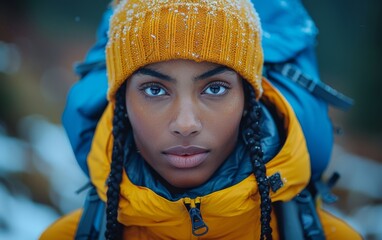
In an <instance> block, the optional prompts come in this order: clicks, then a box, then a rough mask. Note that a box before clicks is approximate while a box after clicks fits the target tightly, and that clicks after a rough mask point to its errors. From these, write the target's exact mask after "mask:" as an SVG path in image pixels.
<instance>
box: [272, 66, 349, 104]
mask: <svg viewBox="0 0 382 240" xmlns="http://www.w3.org/2000/svg"><path fill="white" fill-rule="evenodd" d="M265 67H266V68H269V69H272V70H275V71H277V72H279V73H280V74H281V75H283V76H284V77H287V78H288V79H290V80H292V81H293V82H295V83H297V84H298V85H300V86H301V87H303V88H305V89H306V90H308V91H309V92H310V93H312V94H313V95H314V96H316V97H319V98H321V99H323V100H325V101H326V102H327V103H329V104H330V105H332V106H334V107H337V108H340V109H342V110H348V109H349V108H350V107H352V106H353V104H354V100H353V99H351V98H350V97H348V96H345V95H344V94H342V93H341V92H339V91H337V90H336V89H334V88H332V87H330V86H329V85H327V84H325V83H323V82H321V81H319V82H316V81H314V80H313V79H312V78H310V77H309V76H307V75H305V74H304V73H303V72H302V71H301V70H300V69H299V68H298V66H296V65H295V64H292V63H272V64H270V63H268V64H266V66H265Z"/></svg>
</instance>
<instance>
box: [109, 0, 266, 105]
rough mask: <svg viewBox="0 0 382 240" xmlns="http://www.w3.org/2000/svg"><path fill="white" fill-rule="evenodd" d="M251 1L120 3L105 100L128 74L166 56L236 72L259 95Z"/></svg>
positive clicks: (112, 35) (114, 21) (258, 56)
mask: <svg viewBox="0 0 382 240" xmlns="http://www.w3.org/2000/svg"><path fill="white" fill-rule="evenodd" d="M260 28H261V27H260V24H259V19H258V16H257V13H256V12H255V10H254V7H253V5H252V3H251V2H250V1H249V0H235V1H232V0H214V1H199V0H185V1H181V2H179V1H178V0H166V1H163V0H161V1H142V0H129V1H121V2H120V3H119V5H117V6H116V9H115V11H114V14H113V16H112V17H111V20H110V31H109V42H108V44H107V47H106V63H107V73H108V79H109V90H108V99H109V100H111V101H114V96H115V93H116V91H117V89H118V88H119V87H120V86H121V85H122V83H123V82H124V81H125V80H126V79H127V78H128V77H129V76H131V74H132V73H133V72H134V71H136V70H137V69H139V68H140V67H143V66H145V65H147V64H150V63H155V62H161V61H166V60H170V59H190V60H194V61H196V62H201V61H209V62H213V63H218V64H221V65H225V66H228V67H230V68H232V69H234V70H235V71H236V72H238V73H239V74H240V75H241V76H242V77H244V78H245V79H246V80H247V81H248V82H249V83H251V84H252V86H253V88H254V89H255V91H256V96H257V98H260V96H261V94H262V87H261V76H262V65H263V50H262V48H261V39H260V38H261V30H260Z"/></svg>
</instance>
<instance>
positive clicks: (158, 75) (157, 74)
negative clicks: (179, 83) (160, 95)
mask: <svg viewBox="0 0 382 240" xmlns="http://www.w3.org/2000/svg"><path fill="white" fill-rule="evenodd" d="M136 74H144V75H149V76H152V77H156V78H159V79H162V80H166V81H171V82H173V81H175V79H173V78H172V77H170V76H168V75H166V74H163V73H160V72H157V71H155V70H152V69H149V68H140V69H139V70H138V71H137V72H136Z"/></svg>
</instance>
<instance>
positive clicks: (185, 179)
mask: <svg viewBox="0 0 382 240" xmlns="http://www.w3.org/2000/svg"><path fill="white" fill-rule="evenodd" d="M188 175H191V176H188ZM208 178H209V177H202V176H195V175H192V174H184V173H183V174H180V176H179V177H172V178H170V179H166V181H167V182H168V183H169V184H170V185H171V186H173V187H176V188H194V187H198V186H200V185H202V184H203V183H205V182H206V181H207V180H208Z"/></svg>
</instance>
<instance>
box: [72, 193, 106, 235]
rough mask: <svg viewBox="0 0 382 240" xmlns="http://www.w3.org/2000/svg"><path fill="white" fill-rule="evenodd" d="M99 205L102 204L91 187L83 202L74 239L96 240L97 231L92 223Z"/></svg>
mask: <svg viewBox="0 0 382 240" xmlns="http://www.w3.org/2000/svg"><path fill="white" fill-rule="evenodd" d="M100 204H103V203H102V201H101V199H100V198H99V197H98V194H97V190H96V189H95V187H92V188H91V189H90V190H89V192H88V195H87V197H86V200H85V206H84V211H83V213H82V216H81V220H80V223H79V224H78V228H77V232H76V236H75V239H76V240H89V239H97V237H98V231H97V230H96V229H95V227H94V222H95V219H96V217H97V214H98V210H99V207H100Z"/></svg>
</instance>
